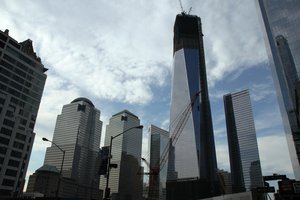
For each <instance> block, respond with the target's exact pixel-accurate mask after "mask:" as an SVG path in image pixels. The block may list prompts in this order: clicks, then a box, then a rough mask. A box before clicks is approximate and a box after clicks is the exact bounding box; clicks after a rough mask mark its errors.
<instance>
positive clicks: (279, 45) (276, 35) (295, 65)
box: [256, 0, 300, 180]
mask: <svg viewBox="0 0 300 200" xmlns="http://www.w3.org/2000/svg"><path fill="white" fill-rule="evenodd" d="M256 2H257V7H258V9H259V15H260V19H261V22H262V24H263V29H264V33H265V36H266V37H265V39H266V40H265V42H266V46H267V51H268V55H269V62H270V64H271V68H272V73H273V80H274V84H275V88H276V92H277V97H278V102H279V107H280V111H281V115H282V119H283V124H284V128H285V132H286V138H287V142H288V147H289V152H290V157H291V161H292V165H293V170H294V175H295V178H296V179H297V180H300V162H299V161H300V136H299V135H300V129H299V125H298V124H297V113H296V110H297V109H296V97H295V84H296V82H297V81H298V80H299V72H300V29H299V27H300V12H299V10H300V1H299V0H290V1H275V0H257V1H256Z"/></svg>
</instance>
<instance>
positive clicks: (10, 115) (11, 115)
mask: <svg viewBox="0 0 300 200" xmlns="http://www.w3.org/2000/svg"><path fill="white" fill-rule="evenodd" d="M5 115H6V116H7V117H13V116H14V113H13V111H11V110H7V111H6V114H5Z"/></svg>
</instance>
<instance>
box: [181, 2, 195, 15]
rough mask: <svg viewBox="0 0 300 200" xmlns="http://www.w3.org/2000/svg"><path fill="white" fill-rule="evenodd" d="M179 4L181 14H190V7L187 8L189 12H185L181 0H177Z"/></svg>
mask: <svg viewBox="0 0 300 200" xmlns="http://www.w3.org/2000/svg"><path fill="white" fill-rule="evenodd" d="M179 4H180V8H181V14H183V15H186V14H188V15H189V14H190V12H191V10H192V7H190V9H189V12H188V13H186V11H185V10H184V9H183V6H182V2H181V0H179Z"/></svg>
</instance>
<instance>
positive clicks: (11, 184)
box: [2, 179, 15, 186]
mask: <svg viewBox="0 0 300 200" xmlns="http://www.w3.org/2000/svg"><path fill="white" fill-rule="evenodd" d="M14 184H15V181H14V180H9V179H3V181H2V185H4V186H14Z"/></svg>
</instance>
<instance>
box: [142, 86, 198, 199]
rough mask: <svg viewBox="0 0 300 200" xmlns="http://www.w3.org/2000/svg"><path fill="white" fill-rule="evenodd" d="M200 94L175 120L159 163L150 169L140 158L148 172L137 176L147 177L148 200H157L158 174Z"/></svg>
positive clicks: (193, 98) (195, 96) (192, 99)
mask: <svg viewBox="0 0 300 200" xmlns="http://www.w3.org/2000/svg"><path fill="white" fill-rule="evenodd" d="M200 93H201V92H200V91H199V92H197V93H196V94H195V95H194V96H193V97H192V98H191V101H190V102H189V103H188V104H187V106H186V107H185V108H184V110H183V111H182V112H181V113H180V114H179V115H178V117H177V118H176V121H177V123H176V126H175V128H174V129H173V132H172V133H170V134H171V137H170V139H169V142H168V144H167V145H166V146H165V148H164V150H163V152H162V154H161V156H160V159H159V161H158V162H157V163H156V164H155V165H154V166H153V167H150V164H149V163H148V162H147V161H146V159H144V158H142V160H143V161H144V162H145V163H146V164H147V166H148V167H149V172H146V173H139V174H143V175H149V193H148V199H149V200H156V199H158V184H159V173H160V171H161V170H162V169H163V168H164V166H165V164H166V162H167V160H168V157H169V152H170V149H171V148H172V147H174V146H175V144H176V142H177V141H178V138H179V136H180V135H181V133H182V131H183V129H184V127H185V125H186V123H187V121H188V119H189V116H190V114H191V112H192V109H193V105H194V103H195V101H196V100H197V99H198V97H199V95H200Z"/></svg>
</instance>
